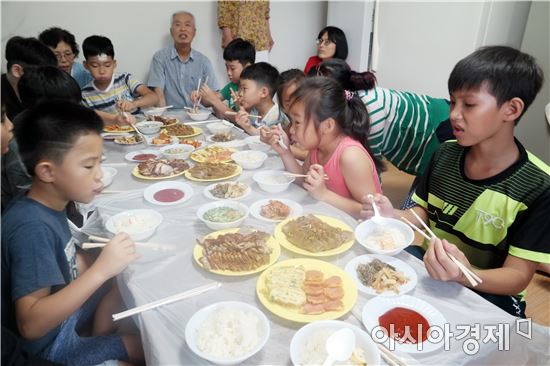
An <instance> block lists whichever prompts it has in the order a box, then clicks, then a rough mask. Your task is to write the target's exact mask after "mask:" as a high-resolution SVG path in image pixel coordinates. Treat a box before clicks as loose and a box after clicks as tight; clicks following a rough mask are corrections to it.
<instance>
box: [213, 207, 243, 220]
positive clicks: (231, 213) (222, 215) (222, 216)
mask: <svg viewBox="0 0 550 366" xmlns="http://www.w3.org/2000/svg"><path fill="white" fill-rule="evenodd" d="M241 217H243V214H242V213H241V212H240V211H239V210H235V209H234V208H229V207H216V208H212V209H210V210H208V211H206V212H205V213H204V215H203V218H204V219H205V220H207V221H211V222H233V221H236V220H238V219H240V218H241Z"/></svg>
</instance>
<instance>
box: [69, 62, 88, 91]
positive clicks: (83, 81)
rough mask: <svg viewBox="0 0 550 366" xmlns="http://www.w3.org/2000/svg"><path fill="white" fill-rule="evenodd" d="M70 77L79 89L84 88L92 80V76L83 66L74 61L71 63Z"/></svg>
mask: <svg viewBox="0 0 550 366" xmlns="http://www.w3.org/2000/svg"><path fill="white" fill-rule="evenodd" d="M71 76H72V77H73V79H75V80H76V82H77V83H78V86H79V87H80V89H82V88H84V87H85V86H86V85H88V84H89V83H90V82H91V81H92V80H93V78H92V74H90V72H89V71H88V70H86V69H85V68H84V65H82V62H80V61H75V62H74V63H73V67H72V68H71Z"/></svg>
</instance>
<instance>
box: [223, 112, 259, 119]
mask: <svg viewBox="0 0 550 366" xmlns="http://www.w3.org/2000/svg"><path fill="white" fill-rule="evenodd" d="M224 114H225V115H226V116H236V115H237V112H234V111H225V112H224ZM248 117H249V118H262V116H258V115H256V114H249V115H248Z"/></svg>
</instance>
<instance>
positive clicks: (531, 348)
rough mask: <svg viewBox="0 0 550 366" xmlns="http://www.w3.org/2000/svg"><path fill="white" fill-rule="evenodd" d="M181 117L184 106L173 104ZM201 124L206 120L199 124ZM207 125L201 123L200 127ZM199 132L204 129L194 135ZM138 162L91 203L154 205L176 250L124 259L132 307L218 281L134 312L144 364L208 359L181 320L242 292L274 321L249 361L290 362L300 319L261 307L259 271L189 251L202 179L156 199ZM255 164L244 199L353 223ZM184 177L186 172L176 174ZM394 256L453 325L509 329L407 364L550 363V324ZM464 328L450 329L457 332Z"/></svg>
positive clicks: (418, 292) (159, 236) (203, 230)
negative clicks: (174, 201) (204, 261)
mask: <svg viewBox="0 0 550 366" xmlns="http://www.w3.org/2000/svg"><path fill="white" fill-rule="evenodd" d="M171 113H172V114H175V115H177V116H178V117H179V118H180V119H182V120H184V117H183V113H181V112H171ZM202 127H204V125H202ZM205 132H206V128H205ZM199 138H200V139H204V135H203V136H200V137H199ZM142 148H144V146H143V145H136V146H131V147H130V146H121V145H116V144H114V143H113V142H110V141H106V142H105V145H104V152H105V155H106V156H107V159H106V161H105V162H104V163H106V164H109V163H123V162H124V155H125V154H126V153H127V152H129V151H133V150H137V149H142ZM134 166H135V164H133V163H128V165H126V166H117V167H116V169H118V174H117V176H116V177H115V179H114V182H113V183H112V185H111V186H110V187H109V189H112V190H125V191H127V192H125V193H121V194H113V195H102V196H99V197H98V198H97V199H96V200H95V201H94V204H96V205H97V207H98V210H99V212H100V213H101V215H102V216H103V217H108V216H110V215H112V214H114V213H117V212H121V211H124V210H128V209H136V208H152V209H155V210H157V211H159V212H160V213H161V214H162V215H163V217H164V221H163V222H162V224H161V225H160V227H159V228H158V229H157V232H156V234H155V235H154V236H153V237H152V238H151V239H149V240H150V241H151V242H155V243H165V244H172V245H175V246H176V247H177V251H176V253H175V254H165V253H161V252H154V251H147V250H140V253H141V255H142V258H141V259H140V260H139V261H138V262H137V263H134V264H132V265H131V266H129V268H128V269H127V270H126V271H124V272H123V273H122V274H121V275H119V277H118V280H119V281H118V282H119V287H120V289H121V292H122V294H123V298H124V300H125V302H126V303H127V305H128V306H129V307H131V306H135V305H142V304H145V303H148V302H151V301H154V300H157V299H160V298H163V297H166V296H170V295H173V294H176V293H180V292H182V291H185V290H188V289H191V288H194V287H197V286H200V285H204V284H206V283H209V282H212V281H219V282H221V283H222V284H223V286H222V287H220V288H219V289H217V290H214V291H210V292H208V293H205V294H202V295H199V296H196V297H193V298H191V299H188V300H185V301H180V302H177V303H174V304H171V305H167V306H164V307H161V308H159V309H156V310H152V311H147V312H144V313H142V314H140V315H138V316H135V317H134V319H135V321H136V322H137V324H138V326H139V328H140V330H141V337H142V340H143V345H144V349H145V354H146V360H147V364H148V365H181V364H207V362H206V361H205V360H203V359H201V358H199V357H197V356H195V355H194V354H193V353H192V352H191V350H190V349H189V348H188V347H187V345H186V343H185V334H184V333H185V332H184V331H185V325H186V322H187V320H188V319H189V318H190V317H191V316H192V315H193V314H194V313H195V312H196V311H197V310H199V309H201V308H202V307H204V306H207V305H209V304H212V303H215V302H218V301H224V300H239V301H244V302H247V303H250V304H254V305H255V306H257V307H258V308H259V309H260V310H262V311H264V313H265V314H266V315H267V316H268V318H269V320H270V321H271V336H270V340H269V341H268V343H267V345H266V346H265V347H264V349H263V350H262V351H261V352H259V353H258V354H256V355H255V356H254V357H252V358H250V359H248V360H247V361H246V364H251V365H252V364H253V365H257V364H289V363H290V357H289V345H290V340H291V338H292V336H293V335H294V333H295V332H296V330H298V329H299V328H300V327H301V326H302V325H301V324H297V323H293V322H290V321H286V320H283V319H281V318H279V317H278V316H276V315H274V314H272V313H270V312H269V311H268V310H267V309H265V308H264V307H263V306H262V304H261V303H260V302H259V300H258V299H257V298H256V295H255V286H256V280H257V278H258V275H250V276H244V277H224V276H219V275H214V274H210V273H208V272H207V271H205V270H203V269H202V268H200V267H199V266H198V265H197V264H196V263H195V262H194V260H193V257H192V252H193V246H194V245H195V242H196V239H197V238H201V237H202V236H203V235H205V234H208V233H210V232H211V230H210V229H208V228H207V227H206V226H205V225H204V224H203V223H202V222H201V221H199V220H198V218H197V217H196V210H197V208H198V207H199V206H200V205H201V204H203V203H205V202H207V201H208V199H207V198H206V197H204V195H203V189H204V187H205V186H206V185H208V184H206V183H204V184H200V183H195V182H189V181H188V183H190V184H191V185H192V186H193V188H194V195H193V197H192V198H191V199H190V200H189V201H187V202H186V203H184V204H182V205H176V206H154V205H152V204H150V203H148V202H146V201H145V200H144V199H143V196H142V194H143V189H144V188H145V187H147V186H148V185H149V184H151V181H143V180H139V179H137V178H134V177H132V176H131V174H130V171H131V169H132V168H133V167H134ZM282 167H283V166H282V163H281V161H280V159H279V158H278V157H277V156H276V155H274V154H270V156H269V158H268V160H267V161H266V163H265V164H264V167H262V168H261V169H266V168H274V169H281V168H282ZM254 172H255V171H246V170H245V171H243V174H242V175H240V176H239V177H238V178H236V180H239V181H243V182H246V183H248V184H249V185H250V186H251V187H252V194H251V195H250V196H248V197H247V198H246V199H244V200H243V201H242V202H243V203H245V204H247V205H250V204H252V203H253V202H255V201H256V200H259V199H264V198H272V197H277V198H289V199H292V200H294V201H296V202H298V203H300V204H301V205H302V206H303V208H304V213H320V214H325V215H330V216H332V217H336V218H338V219H340V220H342V221H344V222H346V223H347V224H349V225H350V226H351V227H352V228H354V227H355V226H356V224H357V223H356V221H355V220H354V219H353V218H352V217H350V216H348V215H347V214H345V213H343V212H342V211H339V210H337V209H335V208H334V207H332V206H329V205H326V204H324V203H321V202H317V201H315V200H314V199H312V198H311V197H309V196H308V194H307V192H306V191H304V190H303V189H302V188H301V187H299V186H298V185H295V184H293V185H292V186H291V187H290V189H289V190H287V191H285V192H283V193H281V194H271V193H266V192H263V191H261V190H260V188H259V187H258V186H257V185H256V184H255V183H253V180H252V175H253V173H254ZM174 179H176V180H185V178H183V177H179V178H174ZM243 225H246V226H252V227H254V228H257V229H260V230H263V231H266V232H272V231H273V229H274V227H275V225H274V224H270V223H267V222H264V221H260V220H258V219H255V218H253V217H252V216H250V217H249V218H247V219H246V220H245V222H244V223H243ZM85 231H89V233H94V234H103V235H105V232H104V231H103V229H102V228H101V227H99V226H97V227H95V228H94V227H89V228H85ZM365 253H366V250H365V249H364V248H363V247H361V246H360V245H359V244H358V243H355V244H354V246H353V247H352V248H351V249H350V250H349V251H347V252H346V253H344V254H342V255H339V256H336V257H332V258H328V259H327V261H329V262H331V263H333V264H335V265H337V266H340V267H342V268H343V267H344V266H345V265H346V263H347V262H348V261H350V260H351V259H352V258H354V257H355V256H358V255H362V254H365ZM291 257H293V254H292V253H290V252H288V251H286V250H284V249H283V252H282V255H281V258H280V260H284V259H286V258H291ZM397 257H398V258H399V259H401V260H403V261H405V262H406V263H408V264H409V265H411V266H412V267H413V268H414V269H415V270H416V272H417V274H418V285H417V286H416V288H415V289H414V290H413V291H412V292H411V293H409V295H412V296H416V297H418V298H420V299H423V300H425V301H427V302H429V303H430V304H432V305H433V306H434V307H436V308H437V309H438V310H440V311H441V313H442V314H443V315H444V316H445V318H446V319H447V321H448V322H449V324H450V329H451V330H453V331H456V330H457V326H459V327H460V326H461V325H473V324H476V323H477V324H480V326H481V337H482V338H483V336H484V334H485V332H484V331H483V330H484V329H485V328H484V326H485V325H497V324H505V323H508V324H510V326H511V331H510V342H509V343H510V351H508V352H504V351H503V352H500V351H498V349H497V344H496V343H493V342H489V343H486V344H485V343H483V342H481V341H480V342H479V344H480V349H479V351H478V352H477V353H476V354H475V355H472V356H468V355H466V354H465V353H464V352H463V350H462V343H463V341H464V340H465V339H468V338H469V337H466V338H465V339H462V340H456V339H455V338H451V339H450V350H448V351H443V349H440V350H438V351H435V352H431V353H428V354H414V355H407V354H403V353H401V354H399V355H400V356H402V357H405V358H406V359H407V362H408V363H410V364H432V365H442V364H447V365H464V364H499V365H502V364H506V365H525V364H548V363H549V362H550V357H549V347H548V346H549V339H550V337H549V332H548V328H545V327H539V326H535V325H533V333H532V336H531V338H532V339H531V340H529V339H527V338H526V337H524V336H521V335H518V334H516V332H515V329H516V324H515V323H516V319H515V318H514V317H512V316H510V315H508V314H507V313H505V312H504V311H502V310H501V309H500V308H498V307H496V306H494V305H492V304H491V303H489V302H487V301H485V300H484V299H483V298H481V297H479V296H478V295H477V294H475V293H473V292H472V291H470V290H469V289H467V288H464V287H462V286H460V285H458V284H455V283H445V282H439V281H434V280H432V279H431V278H429V276H428V275H427V272H426V270H425V269H424V266H423V264H422V262H421V261H419V260H418V259H416V258H414V257H413V256H411V255H409V254H408V253H405V252H402V253H401V254H399V255H398V256H397ZM367 300H368V297H366V295H364V294H361V293H359V300H358V302H357V304H356V305H355V307H354V308H353V310H352V312H350V313H348V314H347V315H345V316H344V317H342V318H341V320H344V321H347V322H350V323H353V324H355V325H359V326H361V322H360V319H361V311H362V308H363V306H364V304H365V303H366V302H367ZM460 333H461V332H458V333H455V337H456V336H457V335H458V334H460Z"/></svg>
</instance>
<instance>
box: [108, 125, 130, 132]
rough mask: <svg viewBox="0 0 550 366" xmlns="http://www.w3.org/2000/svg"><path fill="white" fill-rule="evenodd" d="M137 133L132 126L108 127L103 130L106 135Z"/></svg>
mask: <svg viewBox="0 0 550 366" xmlns="http://www.w3.org/2000/svg"><path fill="white" fill-rule="evenodd" d="M133 131H135V130H134V128H133V127H132V126H129V125H127V126H120V125H119V126H117V128H108V127H107V126H106V127H104V128H103V132H106V133H128V132H133Z"/></svg>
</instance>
